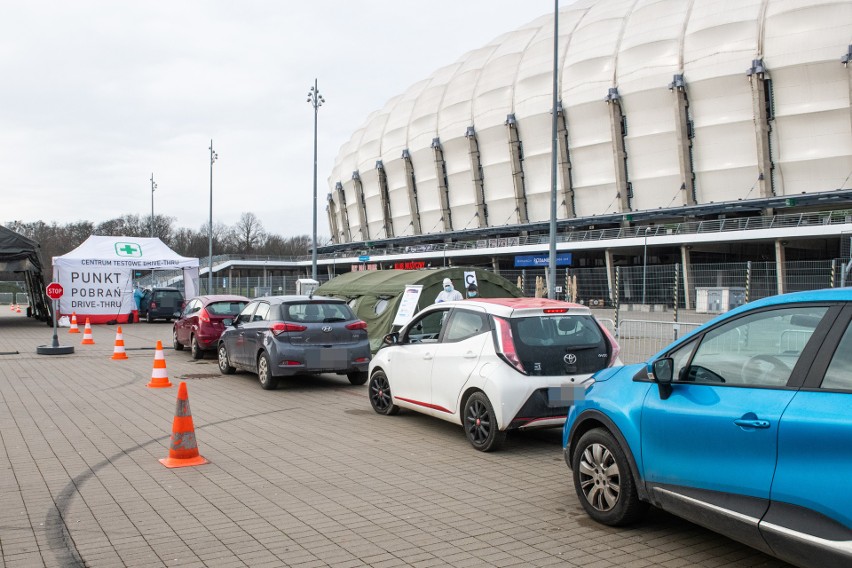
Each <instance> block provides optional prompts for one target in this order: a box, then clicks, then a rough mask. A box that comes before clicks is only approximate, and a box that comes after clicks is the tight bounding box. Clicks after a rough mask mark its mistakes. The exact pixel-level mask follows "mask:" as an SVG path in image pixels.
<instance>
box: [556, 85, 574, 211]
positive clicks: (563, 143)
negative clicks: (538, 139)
mask: <svg viewBox="0 0 852 568" xmlns="http://www.w3.org/2000/svg"><path fill="white" fill-rule="evenodd" d="M556 114H557V116H556V128H557V131H558V132H557V137H558V140H559V148H558V152H559V174H560V177H561V178H562V212H563V214H564V215H565V218H566V219H569V218H571V217H576V216H577V210H576V208H575V204H574V175H573V169H572V167H571V151H570V150H569V148H568V122H567V119H566V118H565V111H564V110H563V109H562V101H559V103H558V104H557V105H556Z"/></svg>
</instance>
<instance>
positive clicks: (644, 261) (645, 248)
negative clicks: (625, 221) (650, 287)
mask: <svg viewBox="0 0 852 568" xmlns="http://www.w3.org/2000/svg"><path fill="white" fill-rule="evenodd" d="M650 230H651V227H645V245H644V246H643V247H642V248H643V251H642V305H645V304H646V302H645V283H646V280H647V277H648V231H650Z"/></svg>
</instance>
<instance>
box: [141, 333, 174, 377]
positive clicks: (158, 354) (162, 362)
mask: <svg viewBox="0 0 852 568" xmlns="http://www.w3.org/2000/svg"><path fill="white" fill-rule="evenodd" d="M147 386H148V388H152V389H165V388H168V387H170V386H172V383H170V382H169V375H168V374H167V373H166V357H165V355H163V342H162V341H160V340H159V339H158V340H157V350H156V351H154V370H153V371H151V382H150V383H148V385H147Z"/></svg>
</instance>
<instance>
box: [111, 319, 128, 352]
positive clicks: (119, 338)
mask: <svg viewBox="0 0 852 568" xmlns="http://www.w3.org/2000/svg"><path fill="white" fill-rule="evenodd" d="M112 358H113V359H127V351H125V350H124V334H123V333H121V326H118V329H117V330H116V331H115V348H114V349H113V350H112Z"/></svg>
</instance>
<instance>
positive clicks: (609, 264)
mask: <svg viewBox="0 0 852 568" xmlns="http://www.w3.org/2000/svg"><path fill="white" fill-rule="evenodd" d="M604 256H605V259H606V285H607V289H608V290H609V300H610V301H611V302H612V301H613V300H614V299H615V295H616V292H617V291H616V289H615V262H614V259H613V254H612V249H606V250H605V251H604Z"/></svg>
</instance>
